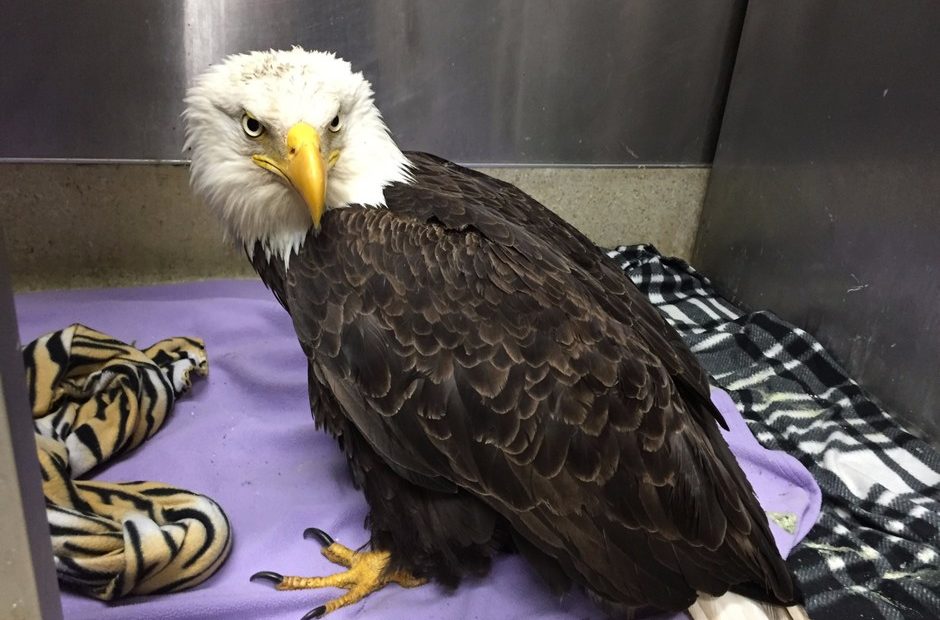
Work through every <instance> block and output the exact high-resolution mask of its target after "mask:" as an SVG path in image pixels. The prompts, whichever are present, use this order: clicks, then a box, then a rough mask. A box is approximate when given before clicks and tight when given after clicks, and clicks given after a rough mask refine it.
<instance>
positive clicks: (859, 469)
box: [609, 245, 940, 620]
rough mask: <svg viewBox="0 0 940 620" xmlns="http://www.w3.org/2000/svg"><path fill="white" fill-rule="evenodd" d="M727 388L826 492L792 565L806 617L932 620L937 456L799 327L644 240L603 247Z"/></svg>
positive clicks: (939, 568) (756, 429) (938, 580)
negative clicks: (725, 291)
mask: <svg viewBox="0 0 940 620" xmlns="http://www.w3.org/2000/svg"><path fill="white" fill-rule="evenodd" d="M609 255H610V256H611V257H613V258H614V259H615V260H617V261H618V262H619V263H620V264H621V266H622V267H623V269H624V271H625V272H626V273H627V274H628V275H629V276H630V278H631V279H632V280H633V281H634V282H635V283H636V284H637V286H639V287H640V289H641V290H642V291H643V292H644V293H646V295H647V296H648V297H649V298H650V300H651V301H652V302H653V304H654V305H656V306H657V307H658V308H659V310H660V312H662V313H663V315H664V316H665V317H666V318H667V319H668V320H669V322H670V323H671V324H672V325H673V326H674V327H675V328H676V329H677V330H678V331H679V333H680V334H682V337H683V338H684V339H685V341H686V342H687V343H688V344H689V346H690V347H691V348H692V351H693V352H694V353H695V354H696V355H697V356H698V358H699V360H700V361H701V362H702V364H703V365H704V366H705V368H706V370H707V371H708V372H709V374H710V375H711V377H712V381H713V382H714V383H715V384H717V385H718V386H720V387H722V388H723V389H725V390H726V391H727V392H728V393H730V394H731V396H732V398H734V400H735V402H737V404H738V406H739V407H740V408H741V410H742V413H743V415H744V417H745V419H746V420H747V422H748V425H749V426H750V428H751V431H752V432H753V433H754V434H755V435H756V437H757V439H758V441H760V442H761V444H763V445H764V446H766V447H768V448H772V449H780V450H785V451H786V452H788V453H790V454H792V455H793V456H795V457H796V458H798V459H799V460H800V461H801V462H802V463H803V465H805V466H806V467H807V469H809V471H810V472H811V473H812V474H813V476H814V477H815V478H816V480H817V482H818V483H819V486H820V488H821V489H822V492H823V506H822V513H821V514H820V517H819V521H818V522H817V524H816V526H815V527H814V528H813V530H812V531H811V532H810V534H809V536H808V537H807V538H806V539H805V540H804V541H803V542H802V543H801V544H800V545H799V546H798V547H797V548H796V549H795V550H794V551H793V553H792V554H791V556H790V558H789V563H790V566H791V567H792V568H793V569H794V571H795V572H796V575H797V577H798V579H799V581H800V585H801V588H802V590H803V592H804V594H805V595H806V608H807V610H808V612H809V614H810V616H811V617H813V618H833V619H838V620H850V619H856V618H859V619H860V618H865V619H879V618H890V619H897V620H913V619H920V618H924V619H930V620H938V619H940V452H938V451H937V450H935V449H933V448H931V447H930V446H929V445H928V444H926V443H925V442H923V441H921V440H919V439H917V438H916V437H914V436H913V435H911V434H910V433H908V432H907V431H905V430H904V429H903V428H902V427H901V426H900V425H899V424H898V423H897V422H896V421H894V420H893V419H892V418H891V416H890V415H888V414H887V413H886V412H885V411H884V410H883V409H882V408H881V407H880V406H879V405H878V404H877V403H876V402H875V401H874V400H873V399H872V397H870V396H869V395H868V394H866V393H865V391H864V390H862V389H861V388H860V387H859V385H858V384H857V383H855V381H853V380H852V379H851V378H850V377H849V376H848V375H847V374H846V373H845V371H844V370H843V369H842V368H841V367H840V366H839V364H838V363H837V362H836V361H835V360H834V359H833V358H832V357H831V356H830V355H829V354H828V353H827V352H826V351H825V350H824V349H823V347H822V345H820V344H819V343H818V342H817V341H816V340H815V339H814V338H813V337H812V336H810V335H809V334H808V333H806V332H805V331H803V330H801V329H799V328H797V327H794V326H793V325H790V324H788V323H786V322H785V321H782V320H781V319H780V318H779V317H777V316H775V315H774V314H773V313H770V312H753V313H744V312H742V311H741V310H740V309H738V308H736V307H734V306H733V305H731V304H730V303H728V302H727V301H726V300H724V299H722V298H721V297H720V296H719V295H718V294H717V293H716V292H715V290H714V289H713V288H712V285H711V283H710V282H709V281H708V279H707V278H705V277H704V276H702V275H701V274H699V273H698V272H696V271H695V270H694V269H692V268H691V267H690V266H689V265H688V264H687V263H685V262H684V261H682V260H679V259H674V258H665V257H662V256H661V255H660V254H659V253H658V252H657V251H656V250H655V248H653V247H652V246H649V245H640V246H630V247H620V248H617V249H616V250H614V251H611V252H610V253H609Z"/></svg>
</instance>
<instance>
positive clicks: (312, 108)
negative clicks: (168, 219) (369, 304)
mask: <svg viewBox="0 0 940 620" xmlns="http://www.w3.org/2000/svg"><path fill="white" fill-rule="evenodd" d="M372 95H373V94H372V87H371V86H370V84H369V82H368V81H366V79H365V78H364V77H363V76H362V74H361V73H353V71H352V68H351V66H350V64H349V63H348V62H346V61H344V60H342V59H340V58H337V57H336V56H335V55H333V54H328V53H324V52H308V51H306V50H304V49H301V48H299V47H295V48H293V49H291V50H289V51H274V50H272V51H268V52H252V53H249V54H236V55H233V56H229V57H228V58H226V59H225V61H223V62H222V63H220V64H218V65H214V66H213V67H210V68H209V69H208V70H207V71H206V72H205V73H203V74H202V75H201V76H199V77H198V78H197V79H196V81H195V83H194V84H193V86H192V87H191V88H190V89H189V91H188V92H187V95H186V99H185V103H186V110H185V112H183V117H184V119H185V121H186V144H185V146H184V149H187V150H189V151H190V156H191V158H192V165H191V167H190V181H191V184H192V187H193V190H194V191H195V193H196V195H197V196H199V197H200V198H201V199H202V200H203V201H204V202H205V203H206V204H207V205H208V206H209V207H210V208H211V209H212V210H214V211H215V212H216V214H217V215H218V216H219V217H220V218H221V220H222V222H223V223H224V225H225V229H226V231H227V233H228V234H229V235H230V236H232V237H233V238H234V239H236V240H238V241H240V242H241V243H243V244H245V246H246V247H247V248H248V249H249V251H251V250H252V248H253V247H254V245H255V243H256V242H257V241H260V242H261V243H262V246H263V247H264V249H265V251H266V252H267V253H268V254H269V255H271V254H273V255H276V256H279V257H282V258H284V259H285V260H286V259H288V258H289V256H290V253H291V251H296V250H297V249H299V247H300V246H301V245H302V244H303V240H304V239H305V238H306V235H307V233H308V231H309V230H310V228H311V227H314V228H319V226H320V218H321V217H322V216H323V213H324V212H325V211H326V210H327V209H333V208H338V207H343V206H346V205H350V204H361V205H372V206H382V205H384V204H385V198H384V196H383V192H382V190H383V188H384V187H385V186H387V185H388V184H390V183H394V182H407V181H408V180H409V178H410V175H409V173H408V169H409V166H410V164H409V162H408V159H407V158H406V157H405V156H404V155H403V154H402V152H401V151H400V150H399V149H398V147H397V146H396V145H395V142H394V141H393V140H392V138H391V136H390V135H389V133H388V129H387V128H386V126H385V123H384V122H383V121H382V117H381V115H380V114H379V111H378V109H377V108H376V107H375V103H374V102H373V98H372Z"/></svg>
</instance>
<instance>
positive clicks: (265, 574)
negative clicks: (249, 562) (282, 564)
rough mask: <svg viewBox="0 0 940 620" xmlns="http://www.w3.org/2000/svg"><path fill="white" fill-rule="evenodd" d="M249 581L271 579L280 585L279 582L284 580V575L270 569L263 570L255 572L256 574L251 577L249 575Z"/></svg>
mask: <svg viewBox="0 0 940 620" xmlns="http://www.w3.org/2000/svg"><path fill="white" fill-rule="evenodd" d="M248 581H252V582H254V581H270V582H271V583H273V584H274V585H278V584H279V583H281V582H282V581H284V575H281V574H280V573H275V572H273V571H269V570H263V571H259V572H257V573H255V574H254V575H252V576H251V577H249V578H248Z"/></svg>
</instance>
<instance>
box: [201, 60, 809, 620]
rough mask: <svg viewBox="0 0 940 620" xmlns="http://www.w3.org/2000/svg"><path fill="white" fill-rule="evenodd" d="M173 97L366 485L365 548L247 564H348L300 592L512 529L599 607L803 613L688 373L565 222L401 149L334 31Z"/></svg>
mask: <svg viewBox="0 0 940 620" xmlns="http://www.w3.org/2000/svg"><path fill="white" fill-rule="evenodd" d="M185 103H186V111H185V113H184V117H185V121H186V147H187V148H188V149H189V150H190V152H191V158H192V166H191V181H192V187H193V189H194V192H195V193H196V194H197V195H198V196H199V197H200V198H201V200H202V201H203V202H205V204H206V205H208V207H209V208H210V209H212V210H213V211H214V212H215V213H216V214H217V215H218V217H219V218H220V219H221V221H222V223H223V224H224V228H225V230H226V231H227V234H228V235H229V236H230V237H231V238H232V239H234V240H235V241H237V242H238V243H240V244H242V245H243V246H244V247H245V249H246V251H247V253H248V256H249V259H250V260H251V263H252V265H253V266H254V268H255V269H256V270H257V272H258V273H259V274H260V276H261V278H262V280H263V281H264V283H265V284H266V285H267V286H268V287H269V288H270V290H271V291H272V292H273V294H274V295H275V297H276V298H277V299H278V301H279V302H280V303H281V304H282V305H283V307H284V308H285V309H286V310H287V312H289V313H290V316H291V318H292V320H293V325H294V328H295V330H296V333H297V337H298V339H299V341H300V346H301V347H302V349H303V351H304V353H305V354H306V356H307V359H308V377H309V394H310V404H311V408H312V412H313V416H314V419H315V421H316V424H317V426H318V427H322V428H325V429H326V430H327V431H328V432H329V433H331V434H332V435H334V436H335V437H336V438H337V440H338V442H339V445H340V447H341V449H342V450H343V451H344V452H345V455H346V457H347V460H348V463H349V467H350V470H351V472H352V477H353V480H354V482H355V484H356V485H357V486H358V487H360V488H361V489H362V491H363V493H364V494H365V498H366V500H367V502H368V504H369V508H370V513H369V517H368V526H369V529H370V533H371V551H362V552H354V551H352V550H350V549H348V548H346V547H344V546H343V545H341V544H340V543H338V542H336V541H334V540H332V539H331V538H330V537H329V535H328V534H326V533H325V532H322V531H320V530H315V529H311V530H308V532H309V533H311V534H313V535H314V536H316V537H317V538H318V539H320V541H321V543H322V545H323V547H324V548H323V553H324V555H326V556H327V558H329V559H330V560H331V561H333V562H335V563H338V564H341V565H343V566H345V567H347V568H348V570H347V571H345V572H342V573H338V574H336V575H332V576H328V577H310V578H308V577H285V576H282V575H278V574H277V573H272V572H267V571H265V572H261V573H259V574H257V575H256V577H258V578H261V579H267V580H270V581H273V582H274V583H275V584H276V585H277V587H278V588H279V589H298V588H308V587H323V586H339V587H342V588H345V589H346V590H347V593H346V594H345V595H344V596H342V597H340V598H338V599H335V600H332V601H330V602H328V603H326V604H325V605H321V606H319V607H317V608H315V609H313V610H311V612H310V613H308V614H307V616H305V617H307V618H309V617H315V616H320V615H322V614H324V613H326V612H329V611H332V610H334V609H336V608H338V607H341V606H343V605H347V604H350V603H352V602H355V601H357V600H360V599H361V598H362V597H364V596H366V595H368V594H369V593H370V592H372V591H374V590H376V589H377V588H380V587H382V586H384V585H385V584H387V583H392V582H394V583H399V584H401V585H404V586H417V585H420V584H422V583H424V582H426V581H428V580H433V581H437V582H439V583H442V584H445V585H448V586H456V585H457V584H458V582H459V581H460V579H461V577H463V576H466V575H470V574H473V575H480V574H485V572H486V570H487V569H488V567H489V564H490V560H491V558H492V557H493V556H494V555H495V554H497V553H500V552H503V551H516V552H519V553H521V554H522V555H524V556H525V558H526V559H527V560H528V561H529V563H530V564H531V565H532V567H533V569H534V570H536V571H537V572H538V573H540V574H541V575H542V576H543V577H545V579H546V580H547V581H548V583H549V584H550V586H551V587H552V588H553V589H554V590H555V591H556V592H563V591H564V590H565V589H566V588H568V587H570V585H571V584H575V585H577V586H579V587H582V588H584V589H586V590H587V591H588V592H589V593H590V594H591V595H592V596H593V597H594V598H595V599H596V600H598V601H599V603H600V604H602V605H604V606H605V608H606V609H607V610H608V611H611V612H614V613H621V612H626V613H632V612H633V611H634V610H637V609H639V608H653V609H657V610H669V611H677V610H686V609H688V610H689V612H690V614H692V616H693V617H695V618H715V617H726V616H722V615H721V614H722V613H729V612H728V610H729V609H732V608H736V609H744V608H746V607H747V606H748V605H750V606H751V607H753V608H754V609H762V610H763V611H762V613H763V614H764V615H761V616H758V617H765V616H766V617H781V618H784V617H804V612H803V611H802V608H800V607H798V605H799V600H798V599H799V594H798V592H797V588H796V586H795V583H794V579H793V577H792V576H791V574H790V573H789V571H788V570H787V567H786V564H785V563H784V561H783V560H782V559H781V557H780V555H779V553H778V551H777V549H776V547H775V545H774V541H773V538H772V537H771V533H770V531H769V528H768V524H767V519H766V517H765V515H764V512H763V511H762V510H761V507H760V506H759V505H758V502H757V501H756V499H755V497H754V494H753V491H752V489H751V487H750V485H749V484H748V482H747V480H746V479H745V477H744V474H743V473H742V471H741V469H740V468H739V466H738V464H737V463H736V461H735V459H734V457H733V456H732V454H731V452H730V451H729V449H728V446H727V444H726V443H725V441H724V440H723V439H722V437H721V435H720V434H719V429H718V425H719V424H723V423H724V422H723V420H721V416H720V414H719V413H718V411H717V410H716V408H715V407H714V406H713V405H712V403H711V401H710V399H709V385H708V380H707V377H706V375H705V373H704V372H703V370H702V369H701V367H700V366H699V365H698V363H697V362H696V360H695V358H694V357H693V355H692V354H691V353H690V351H689V350H688V349H687V348H686V346H685V345H684V344H683V343H682V341H681V340H680V338H679V337H678V335H677V334H676V333H675V332H674V331H673V330H672V329H671V328H670V327H669V326H668V325H667V324H666V323H665V321H664V320H663V319H662V317H661V316H660V315H659V314H658V313H657V311H656V310H655V308H653V307H652V306H651V305H650V304H649V302H648V301H647V300H646V299H645V298H644V297H643V295H642V294H641V293H640V292H639V291H638V290H637V289H636V288H635V287H634V286H633V284H632V283H631V282H630V281H629V280H628V279H627V278H626V277H625V276H624V274H623V273H622V271H621V270H620V269H619V268H618V267H617V266H616V265H615V264H613V263H612V262H611V261H610V260H608V259H607V258H606V257H605V256H604V255H603V253H602V252H600V251H599V250H598V248H597V247H596V246H595V245H594V244H592V243H591V242H590V241H589V240H588V239H587V238H586V237H585V236H584V235H583V234H581V233H580V232H579V231H577V230H576V229H574V228H573V227H572V226H570V225H568V224H567V223H566V222H564V221H563V220H562V219H560V218H559V217H557V216H556V215H554V214H553V213H552V212H551V211H549V210H548V209H546V208H545V207H543V206H542V205H541V204H539V203H538V202H536V201H535V200H533V199H532V198H531V197H529V196H528V195H526V194H525V193H523V192H522V191H520V190H519V189H517V188H516V187H514V186H512V185H509V184H507V183H503V182H501V181H498V180H496V179H493V178H490V177H488V176H486V175H484V174H480V173H478V172H474V171H472V170H468V169H466V168H462V167H460V166H458V165H455V164H453V163H451V162H449V161H446V160H444V159H441V158H439V157H435V156H433V155H428V154H424V153H406V152H402V151H401V150H400V149H399V148H398V147H397V146H396V145H395V143H394V141H393V140H392V138H391V136H390V135H389V132H388V129H387V128H386V126H385V124H384V122H383V121H382V118H381V116H380V114H379V111H378V110H377V108H376V106H375V104H374V102H373V92H372V89H371V86H370V84H369V82H368V81H366V79H365V78H364V77H363V75H362V74H361V73H356V72H354V71H353V70H352V69H351V67H350V65H349V63H347V62H345V61H343V60H341V59H339V58H337V57H335V56H334V55H332V54H327V53H322V52H308V51H305V50H303V49H300V48H294V49H292V50H288V51H270V52H255V53H249V54H241V55H234V56H230V57H229V58H227V59H226V60H225V61H224V62H222V63H221V64H218V65H216V66H213V67H211V68H210V69H209V70H208V71H207V72H206V73H204V74H203V75H202V76H200V77H199V78H198V79H197V80H196V81H195V83H194V85H193V86H192V87H191V88H190V90H189V91H188V93H187V96H186V100H185ZM731 593H740V594H738V595H734V594H731ZM741 594H743V595H746V597H747V598H745V597H744V596H741ZM755 601H756V602H755ZM742 606H743V607H742ZM738 613H746V612H740V611H739V612H738ZM733 617H741V616H733ZM748 617H754V616H753V615H751V616H748Z"/></svg>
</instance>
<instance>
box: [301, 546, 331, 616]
mask: <svg viewBox="0 0 940 620" xmlns="http://www.w3.org/2000/svg"><path fill="white" fill-rule="evenodd" d="M311 529H313V528H311ZM317 531H318V532H319V531H320V530H317ZM320 533H321V534H323V532H320ZM323 535H324V536H326V534H323ZM327 538H329V536H327ZM325 613H326V607H325V606H324V605H320V606H319V607H315V608H314V609H311V610H310V611H308V612H307V613H305V614H304V617H303V618H301V619H300V620H313V618H322V617H323V614H325Z"/></svg>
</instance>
